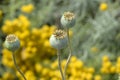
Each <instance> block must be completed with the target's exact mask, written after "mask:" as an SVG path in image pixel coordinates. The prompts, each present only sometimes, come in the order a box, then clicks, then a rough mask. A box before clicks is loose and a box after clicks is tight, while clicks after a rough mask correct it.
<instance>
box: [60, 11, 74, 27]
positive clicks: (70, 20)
mask: <svg viewBox="0 0 120 80" xmlns="http://www.w3.org/2000/svg"><path fill="white" fill-rule="evenodd" d="M61 24H62V25H63V27H64V28H71V27H73V26H74V25H75V15H74V14H73V13H71V12H65V13H64V14H63V15H62V17H61Z"/></svg>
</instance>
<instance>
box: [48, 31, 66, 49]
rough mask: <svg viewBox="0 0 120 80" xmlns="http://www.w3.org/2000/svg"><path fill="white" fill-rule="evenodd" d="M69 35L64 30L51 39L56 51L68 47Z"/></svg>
mask: <svg viewBox="0 0 120 80" xmlns="http://www.w3.org/2000/svg"><path fill="white" fill-rule="evenodd" d="M67 41H68V39H67V34H66V32H65V31H64V30H61V29H58V30H56V31H55V32H54V33H53V34H52V35H51V37H50V44H51V46H52V47H54V48H55V49H63V48H65V47H66V46H67Z"/></svg>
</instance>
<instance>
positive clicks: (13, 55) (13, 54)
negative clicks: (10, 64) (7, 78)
mask: <svg viewBox="0 0 120 80" xmlns="http://www.w3.org/2000/svg"><path fill="white" fill-rule="evenodd" d="M12 57H13V61H14V64H15V67H16V69H17V70H18V72H19V73H20V74H21V76H22V77H23V78H24V80H27V79H26V78H25V76H24V74H23V72H22V71H20V68H19V67H18V66H17V63H16V59H15V53H12Z"/></svg>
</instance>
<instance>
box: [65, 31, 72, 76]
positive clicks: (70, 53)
mask: <svg viewBox="0 0 120 80" xmlns="http://www.w3.org/2000/svg"><path fill="white" fill-rule="evenodd" d="M66 32H67V37H68V48H69V51H70V52H69V56H68V58H67V62H66V65H65V68H64V76H66V70H67V67H68V64H69V62H70V59H71V56H72V47H71V44H70V37H69V30H68V29H67V30H66Z"/></svg>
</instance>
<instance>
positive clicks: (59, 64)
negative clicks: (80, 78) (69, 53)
mask: <svg viewBox="0 0 120 80" xmlns="http://www.w3.org/2000/svg"><path fill="white" fill-rule="evenodd" d="M60 54H61V53H60V50H57V56H58V66H59V70H60V73H61V76H62V80H65V77H64V75H63V71H62V67H61V58H60Z"/></svg>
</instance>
